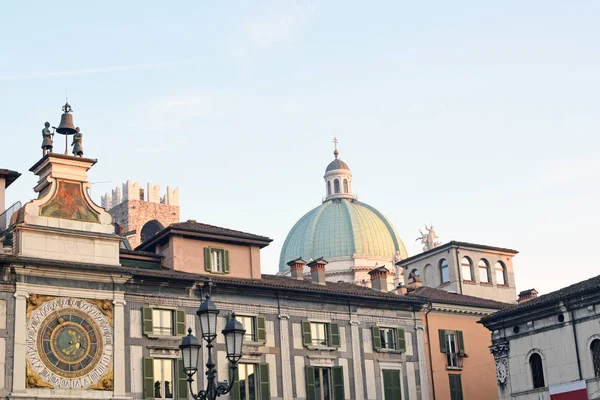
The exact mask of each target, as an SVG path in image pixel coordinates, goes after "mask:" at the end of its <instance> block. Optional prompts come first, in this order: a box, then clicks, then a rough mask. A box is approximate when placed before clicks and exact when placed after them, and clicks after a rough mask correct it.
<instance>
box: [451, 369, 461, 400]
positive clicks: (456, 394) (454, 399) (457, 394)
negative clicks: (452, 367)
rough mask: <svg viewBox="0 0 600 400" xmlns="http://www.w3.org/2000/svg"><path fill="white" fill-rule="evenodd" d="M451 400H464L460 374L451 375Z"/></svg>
mask: <svg viewBox="0 0 600 400" xmlns="http://www.w3.org/2000/svg"><path fill="white" fill-rule="evenodd" d="M448 378H449V379H450V400H463V393H462V381H461V379H460V375H459V374H449V375H448Z"/></svg>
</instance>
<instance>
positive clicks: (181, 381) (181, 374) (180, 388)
mask: <svg viewBox="0 0 600 400" xmlns="http://www.w3.org/2000/svg"><path fill="white" fill-rule="evenodd" d="M176 372H177V400H188V381H187V378H188V377H187V374H186V373H185V371H184V370H183V360H182V359H181V358H180V359H178V360H177V369H176Z"/></svg>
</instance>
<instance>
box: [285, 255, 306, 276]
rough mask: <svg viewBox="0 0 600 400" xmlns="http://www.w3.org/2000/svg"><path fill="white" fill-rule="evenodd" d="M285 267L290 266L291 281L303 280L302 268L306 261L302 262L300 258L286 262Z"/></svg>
mask: <svg viewBox="0 0 600 400" xmlns="http://www.w3.org/2000/svg"><path fill="white" fill-rule="evenodd" d="M287 265H289V266H290V272H291V274H292V279H297V280H299V281H302V280H304V266H305V265H306V261H304V260H303V259H302V257H299V258H296V259H295V260H292V261H290V262H288V263H287Z"/></svg>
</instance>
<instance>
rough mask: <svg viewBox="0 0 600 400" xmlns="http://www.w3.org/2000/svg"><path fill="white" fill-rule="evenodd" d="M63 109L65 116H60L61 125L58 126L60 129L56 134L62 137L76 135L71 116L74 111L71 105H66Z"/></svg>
mask: <svg viewBox="0 0 600 400" xmlns="http://www.w3.org/2000/svg"><path fill="white" fill-rule="evenodd" d="M62 109H63V111H64V114H63V115H61V116H60V124H59V125H58V128H56V132H57V133H60V134H62V135H74V134H75V133H76V132H77V131H76V130H75V125H74V124H73V115H72V114H70V112H71V111H73V109H72V108H71V106H70V105H69V103H66V104H65V105H64V106H63V108H62Z"/></svg>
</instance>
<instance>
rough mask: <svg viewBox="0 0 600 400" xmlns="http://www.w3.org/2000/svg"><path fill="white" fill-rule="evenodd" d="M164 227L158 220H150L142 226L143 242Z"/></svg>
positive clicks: (141, 235) (141, 237)
mask: <svg viewBox="0 0 600 400" xmlns="http://www.w3.org/2000/svg"><path fill="white" fill-rule="evenodd" d="M163 229H164V226H163V225H162V224H161V223H160V222H158V221H157V220H155V219H153V220H152V221H148V222H146V223H145V224H144V226H143V227H142V232H141V234H140V240H141V241H142V243H143V242H145V241H146V240H148V239H150V238H152V237H153V236H154V235H156V234H157V233H158V232H160V231H161V230H163Z"/></svg>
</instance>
